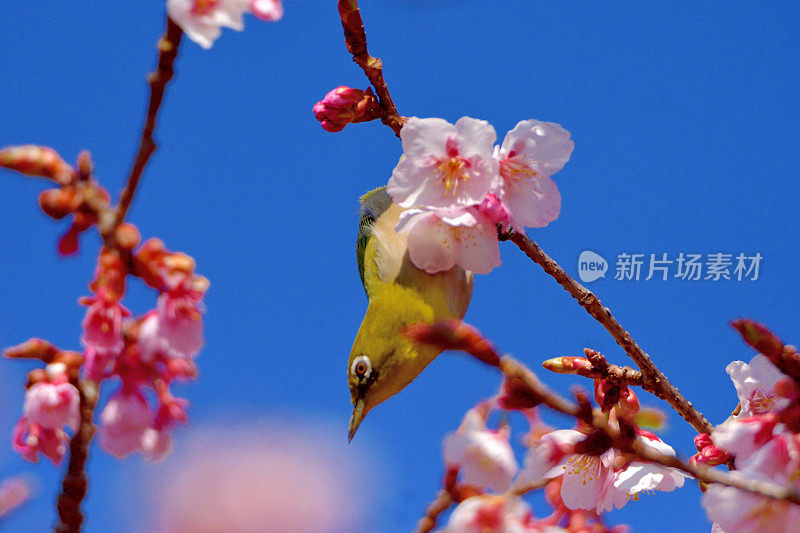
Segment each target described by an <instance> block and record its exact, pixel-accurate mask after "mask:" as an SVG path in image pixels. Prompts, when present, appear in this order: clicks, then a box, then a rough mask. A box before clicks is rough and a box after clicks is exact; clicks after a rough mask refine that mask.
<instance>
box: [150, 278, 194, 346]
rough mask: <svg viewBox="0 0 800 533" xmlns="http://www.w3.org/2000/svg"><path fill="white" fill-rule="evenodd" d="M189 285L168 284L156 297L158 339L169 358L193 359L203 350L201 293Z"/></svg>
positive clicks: (186, 280) (182, 281)
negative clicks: (161, 341)
mask: <svg viewBox="0 0 800 533" xmlns="http://www.w3.org/2000/svg"><path fill="white" fill-rule="evenodd" d="M191 281H192V280H191V279H189V278H179V279H177V280H171V281H170V283H169V285H168V290H167V291H165V292H162V293H161V295H160V296H159V297H158V302H157V309H158V336H159V337H161V339H162V340H163V343H164V345H163V348H164V350H165V351H166V354H167V355H168V356H169V357H176V358H178V357H186V358H188V357H193V356H195V355H197V353H198V352H199V351H200V348H201V347H202V346H203V321H202V314H201V313H202V303H201V299H202V297H203V293H202V292H201V291H199V290H197V289H196V288H194V287H193V285H192V282H191Z"/></svg>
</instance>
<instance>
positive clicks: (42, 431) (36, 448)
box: [11, 416, 69, 464]
mask: <svg viewBox="0 0 800 533" xmlns="http://www.w3.org/2000/svg"><path fill="white" fill-rule="evenodd" d="M68 442H69V437H68V436H67V434H66V432H65V431H64V430H63V429H60V428H58V429H52V428H43V427H42V426H40V425H39V424H36V423H32V422H30V421H29V420H28V419H27V418H26V417H24V416H23V417H22V418H20V420H19V422H17V425H16V426H14V433H13V435H12V438H11V444H12V447H13V448H14V450H15V451H16V452H17V453H19V454H20V455H22V456H23V457H24V458H25V459H27V460H28V461H31V462H33V463H35V462H36V461H37V460H38V459H39V452H41V453H43V454H44V455H45V456H46V457H49V458H50V460H51V461H53V463H55V464H59V463H60V462H61V459H63V458H64V453H65V452H66V451H67V443H68Z"/></svg>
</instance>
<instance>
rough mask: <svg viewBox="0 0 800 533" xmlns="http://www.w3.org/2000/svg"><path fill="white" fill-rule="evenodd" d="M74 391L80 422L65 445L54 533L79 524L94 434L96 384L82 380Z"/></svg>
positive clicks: (66, 532) (73, 529) (68, 530)
mask: <svg viewBox="0 0 800 533" xmlns="http://www.w3.org/2000/svg"><path fill="white" fill-rule="evenodd" d="M78 390H79V391H80V414H81V420H80V426H79V427H78V429H77V431H76V432H75V436H74V437H72V440H71V441H70V443H69V465H68V466H67V473H66V474H65V476H64V481H63V482H62V484H61V494H59V495H58V503H57V504H56V506H57V508H58V518H59V523H58V524H57V525H56V527H55V530H56V532H57V533H77V532H79V531H80V530H81V524H82V523H83V513H82V512H81V502H82V501H83V498H84V497H85V496H86V491H87V488H88V482H87V478H86V459H87V457H88V454H89V443H90V442H91V441H92V437H93V436H94V431H95V427H94V424H93V423H92V418H93V416H94V408H95V405H97V396H98V385H97V383H95V382H94V381H90V380H85V381H82V382H81V383H80V384H79V386H78Z"/></svg>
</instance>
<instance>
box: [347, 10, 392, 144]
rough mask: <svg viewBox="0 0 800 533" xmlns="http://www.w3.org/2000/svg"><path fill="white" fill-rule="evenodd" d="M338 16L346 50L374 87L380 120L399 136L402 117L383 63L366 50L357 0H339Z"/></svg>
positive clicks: (365, 38) (364, 34) (365, 37)
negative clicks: (390, 89) (385, 76)
mask: <svg viewBox="0 0 800 533" xmlns="http://www.w3.org/2000/svg"><path fill="white" fill-rule="evenodd" d="M339 17H340V18H341V19H342V28H343V29H344V42H345V44H346V45H347V50H348V51H349V52H350V54H352V56H353V61H355V62H356V63H357V64H358V66H359V67H361V70H363V71H364V74H366V76H367V78H368V79H369V82H370V83H371V84H372V86H373V87H374V88H375V94H377V95H378V102H379V104H380V108H381V122H383V123H384V124H386V125H387V126H389V127H390V128H392V131H394V134H395V135H397V136H398V137H399V136H400V130H401V129H402V128H403V119H402V118H401V117H400V115H398V113H397V108H395V106H394V102H392V96H391V95H390V94H389V88H388V87H387V86H386V81H385V80H384V79H383V63H381V60H380V59H378V58H377V57H372V56H371V55H369V52H368V51H367V34H366V32H365V31H364V22H363V21H362V20H361V12H360V11H359V9H358V0H339Z"/></svg>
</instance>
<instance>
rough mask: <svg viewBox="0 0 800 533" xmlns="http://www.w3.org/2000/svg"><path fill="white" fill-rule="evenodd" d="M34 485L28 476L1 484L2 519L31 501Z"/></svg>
mask: <svg viewBox="0 0 800 533" xmlns="http://www.w3.org/2000/svg"><path fill="white" fill-rule="evenodd" d="M34 492H35V488H34V483H33V482H32V480H31V479H29V478H28V477H26V476H14V477H9V478H6V479H4V480H3V481H2V483H0V518H2V517H3V516H5V515H7V514H8V513H10V512H11V511H13V510H14V509H16V508H18V507H19V506H20V505H22V504H24V503H25V502H27V501H28V500H30V498H31V496H32V495H33V493H34Z"/></svg>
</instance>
